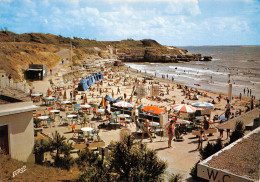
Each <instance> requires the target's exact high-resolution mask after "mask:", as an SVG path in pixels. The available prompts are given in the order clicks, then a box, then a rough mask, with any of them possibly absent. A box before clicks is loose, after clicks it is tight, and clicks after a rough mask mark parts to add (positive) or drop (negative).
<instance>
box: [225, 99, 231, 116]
mask: <svg viewBox="0 0 260 182" xmlns="http://www.w3.org/2000/svg"><path fill="white" fill-rule="evenodd" d="M225 108H226V112H225V118H227V121H228V120H229V116H230V109H231V105H230V103H229V99H227V105H226V107H225Z"/></svg>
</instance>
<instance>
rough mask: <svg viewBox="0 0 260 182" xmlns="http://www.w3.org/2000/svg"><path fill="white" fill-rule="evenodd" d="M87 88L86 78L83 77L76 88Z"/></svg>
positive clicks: (83, 89) (81, 89)
mask: <svg viewBox="0 0 260 182" xmlns="http://www.w3.org/2000/svg"><path fill="white" fill-rule="evenodd" d="M88 88H89V86H88V84H87V80H86V79H85V78H84V79H82V80H80V82H79V85H78V90H79V91H85V90H87V89H88Z"/></svg>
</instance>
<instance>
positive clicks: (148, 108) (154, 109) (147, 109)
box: [142, 106, 165, 115]
mask: <svg viewBox="0 0 260 182" xmlns="http://www.w3.org/2000/svg"><path fill="white" fill-rule="evenodd" d="M142 110H143V111H145V112H149V113H151V114H157V115H161V114H164V113H165V110H164V109H162V108H160V107H157V106H145V107H143V108H142Z"/></svg>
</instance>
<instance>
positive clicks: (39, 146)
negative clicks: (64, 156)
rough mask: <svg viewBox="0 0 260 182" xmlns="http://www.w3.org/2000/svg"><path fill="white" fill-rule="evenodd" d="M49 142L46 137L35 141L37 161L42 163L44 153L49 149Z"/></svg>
mask: <svg viewBox="0 0 260 182" xmlns="http://www.w3.org/2000/svg"><path fill="white" fill-rule="evenodd" d="M49 149H50V146H49V142H48V141H47V140H44V139H36V140H35V142H34V154H35V163H36V164H42V161H43V159H44V153H45V152H47V151H49Z"/></svg>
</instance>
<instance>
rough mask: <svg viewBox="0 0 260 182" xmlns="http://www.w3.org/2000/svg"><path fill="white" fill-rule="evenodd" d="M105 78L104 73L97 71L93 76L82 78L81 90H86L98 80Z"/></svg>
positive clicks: (79, 87)
mask: <svg viewBox="0 0 260 182" xmlns="http://www.w3.org/2000/svg"><path fill="white" fill-rule="evenodd" d="M101 79H103V73H102V72H100V73H95V74H93V75H91V76H87V77H86V78H84V79H82V80H81V81H80V83H79V85H78V90H79V91H85V90H87V89H88V88H89V87H90V86H91V85H92V84H94V83H95V82H96V81H99V80H101Z"/></svg>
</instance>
